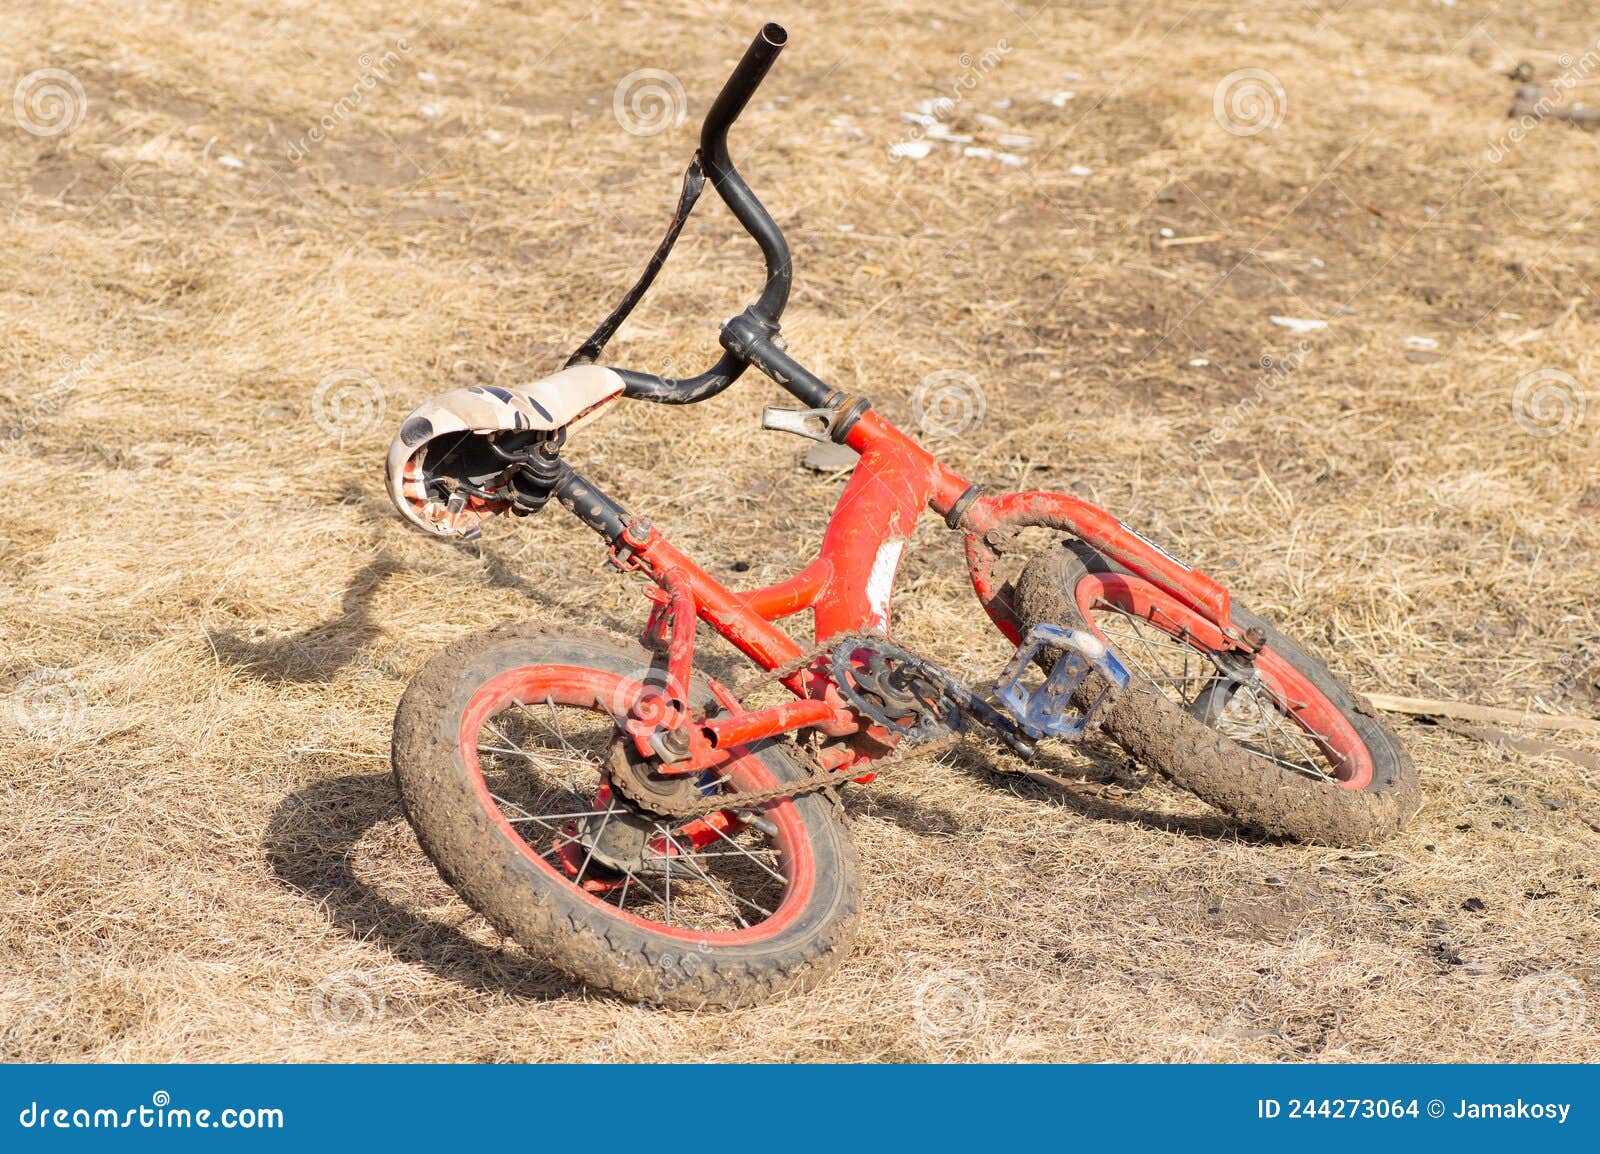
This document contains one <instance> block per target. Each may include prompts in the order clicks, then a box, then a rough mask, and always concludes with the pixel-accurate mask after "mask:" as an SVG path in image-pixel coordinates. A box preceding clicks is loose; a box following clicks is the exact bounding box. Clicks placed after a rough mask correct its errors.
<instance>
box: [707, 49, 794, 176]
mask: <svg viewBox="0 0 1600 1154" xmlns="http://www.w3.org/2000/svg"><path fill="white" fill-rule="evenodd" d="M787 43H789V33H788V32H787V31H786V30H785V29H784V27H783V25H782V24H768V25H767V26H766V27H764V28H762V29H761V31H760V32H758V33H756V38H755V39H754V40H752V41H751V42H750V47H749V48H746V49H745V52H744V57H743V58H742V59H741V60H740V61H739V63H738V65H737V66H736V67H735V68H734V70H733V75H731V76H729V77H728V81H727V83H726V84H724V85H723V86H722V91H721V92H719V93H717V98H716V100H715V101H713V102H712V104H711V111H709V112H707V113H706V119H705V123H704V124H702V125H701V127H700V148H701V149H702V150H703V151H704V152H706V153H708V154H710V153H714V152H716V151H719V149H720V148H725V147H726V143H725V141H726V138H727V135H728V128H729V127H730V126H731V125H732V124H733V122H734V121H735V120H738V119H739V114H740V113H741V112H743V111H744V106H745V105H746V104H749V103H750V97H751V96H753V95H755V91H756V89H757V88H759V87H761V82H762V81H763V80H765V79H766V76H767V72H768V70H770V69H771V68H772V64H773V62H774V61H775V60H777V59H778V53H780V52H782V51H783V46H784V45H785V44H787Z"/></svg>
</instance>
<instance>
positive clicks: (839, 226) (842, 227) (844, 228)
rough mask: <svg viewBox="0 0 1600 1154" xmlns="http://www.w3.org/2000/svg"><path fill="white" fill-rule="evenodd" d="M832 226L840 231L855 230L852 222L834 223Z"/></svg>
mask: <svg viewBox="0 0 1600 1154" xmlns="http://www.w3.org/2000/svg"><path fill="white" fill-rule="evenodd" d="M833 227H834V228H836V229H838V230H839V231H840V232H855V230H856V226H855V225H853V224H836V225H834V226H833Z"/></svg>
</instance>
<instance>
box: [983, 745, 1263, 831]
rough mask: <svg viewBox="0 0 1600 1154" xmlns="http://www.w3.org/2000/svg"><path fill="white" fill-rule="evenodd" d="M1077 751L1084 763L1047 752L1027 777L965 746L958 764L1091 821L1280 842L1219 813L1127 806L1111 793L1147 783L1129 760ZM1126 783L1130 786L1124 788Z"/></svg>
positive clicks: (1130, 791) (1128, 792)
mask: <svg viewBox="0 0 1600 1154" xmlns="http://www.w3.org/2000/svg"><path fill="white" fill-rule="evenodd" d="M1074 748H1075V751H1076V752H1077V753H1078V754H1079V755H1080V756H1081V757H1082V758H1083V759H1084V760H1083V761H1077V762H1072V763H1067V762H1064V761H1063V760H1062V759H1060V758H1057V757H1053V756H1051V755H1050V754H1048V753H1046V754H1044V755H1043V756H1042V757H1040V759H1039V760H1038V761H1037V762H1036V763H1034V765H1033V766H1032V767H1030V769H1029V771H1028V772H1018V770H1017V769H1014V768H1013V769H1006V768H1003V767H1002V766H1001V765H1000V764H999V763H998V762H997V760H996V759H995V758H994V757H993V756H992V755H991V754H990V753H989V752H988V751H987V750H985V749H983V748H982V747H980V746H977V745H975V744H974V743H972V742H966V743H964V744H962V745H960V746H958V747H957V749H956V759H955V762H954V764H955V765H956V767H957V768H959V769H962V770H963V771H965V772H967V773H969V774H971V775H972V776H974V777H976V778H978V779H979V780H981V781H984V782H986V783H987V784H990V785H994V786H998V787H1000V788H1002V789H1008V790H1010V791H1011V792H1012V793H1014V794H1016V795H1017V796H1019V797H1022V798H1025V799H1027V800H1030V801H1037V802H1040V803H1041V804H1044V805H1050V806H1058V807H1060V808H1062V809H1069V810H1071V811H1072V812H1074V813H1076V814H1078V815H1079V816H1080V817H1084V818H1087V819H1089V820H1091V821H1116V822H1121V823H1123V824H1125V825H1136V826H1141V827H1143V828H1145V829H1151V830H1156V831H1158V832H1161V833H1171V834H1179V835H1181V836H1183V837H1193V838H1200V839H1202V840H1205V841H1243V842H1251V843H1268V842H1273V841H1277V840H1281V839H1276V838H1272V837H1270V836H1268V835H1266V834H1265V833H1263V832H1262V831H1260V830H1258V829H1256V828H1254V827H1252V826H1249V825H1246V824H1244V823H1242V822H1239V821H1236V820H1234V819H1233V818H1230V817H1227V816H1226V815H1224V814H1220V813H1217V814H1204V815H1198V816H1197V815H1192V814H1176V813H1162V812H1161V811H1159V810H1156V809H1150V808H1146V807H1143V806H1140V805H1137V804H1131V803H1127V802H1123V801H1121V800H1120V799H1119V798H1118V797H1114V796H1111V795H1109V794H1108V792H1107V791H1108V789H1111V788H1116V789H1121V790H1122V791H1123V793H1124V794H1125V795H1127V796H1133V795H1134V794H1135V793H1136V791H1137V790H1138V789H1139V788H1142V784H1143V783H1142V782H1137V781H1131V780H1129V777H1128V774H1127V771H1126V766H1127V761H1126V758H1125V757H1121V756H1118V755H1117V754H1115V753H1113V752H1112V751H1111V750H1110V749H1109V748H1107V749H1100V748H1097V747H1096V746H1095V745H1093V744H1090V743H1087V742H1086V743H1084V744H1081V745H1078V746H1075V747H1074ZM1085 761H1086V762H1087V765H1086V764H1084V762H1085ZM1052 770H1055V771H1056V772H1054V773H1052V772H1051V771H1052ZM1086 772H1087V774H1088V775H1091V776H1092V777H1093V778H1098V780H1088V781H1078V780H1074V779H1075V778H1082V777H1084V776H1085V774H1086ZM1124 782H1126V783H1127V785H1123V784H1120V783H1124ZM1129 787H1131V788H1129Z"/></svg>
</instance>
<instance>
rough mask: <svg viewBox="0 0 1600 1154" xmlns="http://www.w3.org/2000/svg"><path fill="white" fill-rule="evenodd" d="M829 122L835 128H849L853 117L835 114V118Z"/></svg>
mask: <svg viewBox="0 0 1600 1154" xmlns="http://www.w3.org/2000/svg"><path fill="white" fill-rule="evenodd" d="M828 124H829V126H830V127H833V128H849V127H850V126H851V119H850V117H848V116H835V117H834V118H833V119H831V120H829V121H828Z"/></svg>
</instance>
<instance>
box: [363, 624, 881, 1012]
mask: <svg viewBox="0 0 1600 1154" xmlns="http://www.w3.org/2000/svg"><path fill="white" fill-rule="evenodd" d="M651 662H652V655H651V654H650V653H649V652H647V651H646V650H644V649H642V648H639V647H637V646H634V645H631V644H627V643H623V642H619V641H616V640H614V639H612V638H609V637H606V636H603V635H589V634H582V633H574V632H572V631H569V630H561V631H560V632H559V633H557V632H553V631H548V630H545V629H542V628H538V627H530V626H512V627H504V628H499V629H495V630H492V631H490V632H487V633H482V634H478V635H476V636H472V637H468V638H464V639H462V640H461V641H458V642H456V643H455V644H454V645H451V646H450V647H449V648H447V649H445V650H444V651H443V652H441V653H439V654H438V655H437V656H436V657H434V658H433V659H432V660H431V661H429V662H428V664H427V665H426V666H425V667H424V668H423V669H422V671H421V672H420V673H419V674H418V675H417V676H416V678H415V679H414V680H413V681H412V682H411V684H410V686H409V687H408V688H407V689H406V692H405V695H404V697H403V698H402V699H401V702H400V706H399V710H398V712H397V713H396V715H395V726H394V742H393V764H394V775H395V780H396V782H397V783H398V785H399V788H400V795H401V798H402V799H403V802H404V807H405V813H406V817H407V818H408V820H409V821H410V822H411V825H412V827H413V829H415V831H416V834H417V837H418V839H419V840H420V841H421V843H422V847H423V849H424V850H425V851H426V852H427V854H428V856H429V857H430V858H432V859H433V861H434V863H435V865H437V866H438V868H439V872H440V874H441V875H443V877H444V879H445V880H446V881H447V882H449V883H450V884H451V885H452V886H453V887H454V888H455V889H456V891H457V892H458V893H460V894H461V896H462V897H463V898H464V899H465V900H466V902H467V904H468V905H470V906H471V907H472V908H473V909H475V910H476V911H478V912H479V913H480V914H482V915H483V916H484V917H485V918H487V919H488V920H489V922H490V923H491V924H493V925H494V926H495V927H496V929H498V930H499V931H500V932H501V933H502V934H505V935H506V936H508V937H510V938H512V939H514V940H515V941H517V942H518V943H519V944H520V945H521V946H522V947H523V948H525V949H526V950H528V951H529V952H530V953H531V954H534V955H535V956H538V957H542V958H545V959H548V960H549V961H550V962H551V963H552V964H554V965H555V966H556V967H558V968H559V969H561V970H563V971H565V972H566V973H568V974H570V975H572V976H573V977H575V978H577V979H579V980H580V981H582V982H584V983H586V984H587V985H590V986H594V987H599V988H602V989H605V990H609V991H613V992H615V993H617V994H620V995H622V996H624V997H627V998H631V999H635V1000H639V1001H644V1002H649V1003H653V1004H659V1005H667V1006H674V1007H685V1008H697V1007H703V1006H717V1007H731V1006H742V1005H752V1004H756V1003H760V1002H765V1001H769V1000H771V999H773V998H776V997H779V996H781V995H783V994H786V993H788V992H790V991H793V990H795V989H797V988H800V987H802V986H810V985H814V984H816V983H817V982H819V981H820V980H821V979H822V978H823V977H824V976H825V975H826V974H827V973H828V972H829V971H830V970H831V969H832V968H833V967H834V966H836V965H837V964H838V962H839V961H840V960H841V958H843V956H844V955H845V954H846V952H847V950H848V947H849V943H850V940H851V938H852V933H853V929H854V925H855V921H856V917H857V908H858V907H857V897H856V888H857V883H856V861H855V853H854V849H853V846H852V844H851V841H850V838H849V835H848V833H847V831H846V829H845V827H844V825H843V823H842V821H841V820H840V817H839V815H838V812H837V810H836V808H835V806H834V805H833V803H832V801H831V800H830V799H829V798H828V797H827V796H826V795H823V794H813V795H810V796H806V797H802V798H798V799H791V800H788V801H784V802H778V803H774V804H772V805H770V806H768V807H765V810H764V816H765V817H766V818H768V819H769V820H770V822H771V823H772V826H773V828H774V829H776V830H778V831H779V834H780V835H781V839H782V840H781V842H780V841H777V840H775V841H774V843H773V844H774V845H778V846H779V848H776V849H768V850H763V851H760V852H763V853H767V854H771V855H773V856H772V857H771V858H768V859H765V860H769V861H771V862H773V863H774V864H776V865H777V866H778V869H779V871H780V872H782V873H783V874H784V875H785V877H784V879H783V880H782V887H783V888H782V891H781V894H780V895H779V897H778V898H777V899H774V901H773V903H772V911H771V912H772V914H773V915H774V916H772V917H770V918H768V919H767V920H766V921H759V922H757V923H756V925H755V926H754V928H753V929H751V928H749V927H746V928H745V929H744V930H740V929H738V928H737V927H735V928H733V929H731V930H727V929H724V930H701V929H696V928H692V927H688V926H685V925H674V924H673V909H672V906H671V904H670V899H671V895H672V891H671V889H670V885H669V888H668V889H667V895H668V899H669V905H668V907H667V915H666V923H665V924H662V923H659V922H653V921H651V920H650V919H649V918H647V917H643V916H640V915H639V914H638V913H637V912H636V910H635V909H627V908H625V907H619V906H618V905H617V904H616V900H617V895H616V892H615V887H613V889H612V890H611V891H610V893H609V895H608V894H604V893H595V892H588V891H586V890H584V889H583V888H581V886H582V884H583V881H584V875H583V874H582V873H581V872H580V873H579V874H578V878H577V882H576V883H575V882H574V881H573V880H572V877H571V871H570V869H569V870H566V871H563V868H562V864H561V858H560V856H559V854H557V855H555V856H554V859H553V860H552V858H551V851H550V850H545V851H543V852H544V855H545V856H541V854H540V852H539V851H538V849H537V848H536V847H537V846H538V845H541V844H545V843H548V842H551V841H552V840H553V841H554V842H555V844H556V845H557V848H558V849H561V848H563V847H562V846H561V843H560V838H561V836H562V835H561V833H560V832H557V833H556V834H555V835H553V836H552V835H551V834H550V833H549V832H547V830H546V829H545V828H544V827H542V826H533V825H530V824H522V825H520V826H517V825H513V824H510V823H509V822H508V820H507V817H506V814H505V813H504V812H501V807H500V806H499V804H498V803H499V802H500V801H501V800H502V799H501V798H499V797H497V796H495V794H494V792H493V791H491V790H490V789H489V787H488V786H487V785H485V780H486V779H485V774H486V772H487V771H486V770H485V769H484V768H482V766H480V764H479V762H480V759H482V758H483V756H484V755H483V754H482V753H480V749H479V746H478V742H479V741H480V738H479V736H478V735H479V733H480V729H479V722H478V721H477V720H474V718H477V717H479V716H480V714H481V715H482V716H483V717H492V719H493V720H492V722H491V724H493V723H498V722H501V721H502V718H503V717H504V716H505V715H503V714H498V713H496V714H487V713H483V710H484V709H485V708H487V707H486V706H485V705H484V704H483V703H484V701H485V697H484V695H485V694H486V693H488V694H490V695H493V694H495V693H498V692H500V690H498V689H497V688H496V687H497V686H504V685H515V686H518V687H519V688H518V689H516V692H518V693H521V692H524V691H525V690H527V688H528V687H529V686H530V685H534V684H535V682H534V681H530V679H537V678H539V677H544V678H545V681H543V682H538V684H546V685H554V686H557V687H559V686H560V685H562V684H563V683H565V684H569V685H574V686H576V685H580V684H581V685H582V686H585V687H586V688H583V689H581V690H580V689H577V688H574V689H573V690H572V691H571V692H570V693H569V695H568V696H569V697H570V698H571V701H570V702H569V701H568V700H567V698H564V697H561V696H560V690H559V688H558V689H557V690H556V693H557V697H556V700H559V701H560V702H561V705H562V708H563V709H568V708H571V709H574V710H582V709H584V708H587V709H589V711H590V712H591V713H593V714H594V716H595V725H596V730H597V732H598V731H602V730H604V728H605V727H606V726H608V725H609V724H610V721H611V717H610V716H608V714H611V715H614V709H615V707H614V706H609V707H608V706H607V705H606V702H605V700H604V698H605V697H606V694H605V693H604V692H596V691H595V690H594V686H595V685H600V686H602V687H603V686H604V685H605V684H606V683H607V682H606V679H607V678H610V679H611V680H612V681H614V682H616V683H617V684H623V683H624V682H626V683H628V684H636V683H638V682H640V681H642V680H644V678H645V676H646V675H647V672H648V671H649V670H650V668H651ZM570 671H576V672H570ZM580 675H581V676H580ZM563 679H564V681H563ZM535 691H537V690H536V689H535ZM692 694H693V696H694V697H695V701H694V703H693V704H694V705H695V707H696V708H698V709H704V710H708V711H709V710H711V709H713V708H714V699H713V698H712V697H711V695H710V693H709V691H708V690H707V688H706V687H705V686H704V685H703V684H701V683H698V682H696V683H695V684H694V685H693V686H692ZM585 698H587V705H585ZM518 707H519V708H526V707H525V706H522V705H521V704H520V703H519V704H518ZM553 710H554V706H552V711H553ZM508 712H509V711H508ZM468 729H470V731H471V732H470V734H468V733H466V732H465V731H466V730H468ZM503 731H505V729H504V725H501V726H500V727H498V728H497V729H496V730H495V732H497V733H498V732H503ZM562 740H563V743H565V742H566V738H565V737H564V736H563V738H562ZM567 748H572V747H571V746H570V745H569V746H567ZM530 761H531V759H530ZM739 764H740V766H741V768H740V769H739V770H738V771H737V772H739V773H741V774H743V775H744V777H745V778H747V779H749V780H748V782H747V781H738V782H736V783H735V784H737V785H738V786H739V787H740V788H752V787H753V786H755V785H757V784H762V783H765V784H770V783H771V782H773V781H788V780H794V779H796V778H798V777H801V776H803V770H802V769H801V767H800V766H799V765H798V764H797V763H796V762H795V761H794V760H793V759H792V758H791V757H790V756H788V754H786V753H785V752H784V750H783V748H782V747H781V746H779V745H778V744H776V743H769V744H767V745H765V746H764V747H752V749H751V754H750V756H749V757H748V758H744V759H741V761H740V763H739ZM529 772H530V773H531V772H532V771H531V769H530V770H529ZM597 780H601V781H603V780H604V778H603V777H598V776H597ZM585 796H587V795H585ZM602 796H603V795H602ZM491 798H493V799H494V800H492V801H491V800H490V799H491ZM607 804H608V805H609V804H610V803H607ZM551 812H552V813H554V811H551ZM555 816H560V815H559V814H556V815H555ZM512 820H522V821H524V822H531V821H533V820H536V819H516V818H513V819H512ZM530 829H531V830H534V831H535V833H533V834H523V833H520V832H519V830H523V831H525V830H530ZM749 832H750V831H749V830H746V833H749ZM536 835H538V836H536ZM568 844H571V839H569V842H568ZM728 844H729V845H732V844H733V843H732V842H729V843H728ZM718 848H722V847H720V843H718ZM723 856H728V857H731V856H734V854H733V851H731V850H728V851H726V853H724V855H723ZM707 861H709V858H708V859H707ZM585 864H586V866H587V862H586V863H585ZM701 864H702V865H705V864H706V862H702V863H701ZM739 864H743V863H742V862H741V863H739ZM595 868H598V867H595ZM768 872H772V871H770V870H769V871H768ZM626 876H627V877H632V875H631V874H629V875H626ZM700 876H702V877H706V876H708V875H705V874H702V875H700ZM773 876H774V877H778V876H779V874H778V873H774V874H773ZM638 877H639V884H640V886H641V887H642V886H644V885H646V884H650V885H651V886H652V887H653V889H655V890H659V888H660V887H661V885H662V878H661V876H660V875H659V874H645V873H642V872H641V873H640V874H639V875H638ZM647 878H648V879H649V882H648V883H647V882H646V879H647ZM679 879H680V880H679V885H680V894H681V893H682V892H683V890H684V889H685V888H688V883H689V882H692V881H693V880H694V879H693V878H692V877H691V878H689V879H688V880H687V881H686V880H685V878H684V875H683V874H682V873H680V874H679ZM590 884H591V885H593V884H594V883H593V882H591V883H590ZM774 884H775V883H774ZM706 885H707V886H710V887H711V889H712V890H713V891H715V890H716V889H717V886H716V885H714V884H713V883H712V882H711V881H710V880H709V878H708V880H707V882H706ZM634 893H635V895H638V894H639V893H640V890H639V889H635V890H634ZM719 896H720V895H719ZM622 900H623V903H626V902H627V900H628V893H627V891H626V890H624V891H623V894H622ZM728 904H729V908H730V909H733V910H734V911H735V913H736V914H737V913H738V907H737V906H734V905H732V903H728ZM682 906H683V899H682V898H681V897H680V902H679V907H680V913H681V909H682ZM751 916H752V917H754V916H755V915H754V914H752V915H751Z"/></svg>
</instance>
